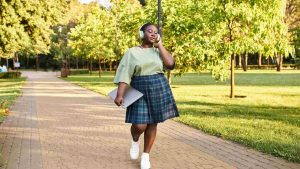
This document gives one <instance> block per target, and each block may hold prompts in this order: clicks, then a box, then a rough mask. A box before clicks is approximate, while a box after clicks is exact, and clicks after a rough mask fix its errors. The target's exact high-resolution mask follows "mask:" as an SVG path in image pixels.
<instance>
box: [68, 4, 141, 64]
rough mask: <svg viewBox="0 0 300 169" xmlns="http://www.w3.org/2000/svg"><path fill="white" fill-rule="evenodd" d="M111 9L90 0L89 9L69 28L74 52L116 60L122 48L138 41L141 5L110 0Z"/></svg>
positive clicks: (102, 59)
mask: <svg viewBox="0 0 300 169" xmlns="http://www.w3.org/2000/svg"><path fill="white" fill-rule="evenodd" d="M113 4H114V5H113V6H112V8H111V9H105V8H103V7H99V6H98V4H91V5H90V7H89V13H87V14H86V16H85V17H84V18H81V20H80V21H79V24H78V25H77V26H76V27H75V28H74V29H72V30H71V32H70V34H69V36H70V40H71V41H70V43H69V46H70V47H72V49H73V52H74V55H75V56H84V57H86V58H92V59H100V60H101V61H104V62H111V61H115V60H119V59H120V57H121V56H122V54H123V53H125V50H127V49H128V48H129V47H132V46H134V45H137V36H136V35H137V32H138V27H139V25H140V23H141V21H140V20H141V18H143V17H142V7H141V5H140V4H139V3H138V2H137V1H129V0H128V1H121V2H118V1H113Z"/></svg>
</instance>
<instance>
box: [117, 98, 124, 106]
mask: <svg viewBox="0 0 300 169" xmlns="http://www.w3.org/2000/svg"><path fill="white" fill-rule="evenodd" d="M123 101H124V97H121V96H117V97H116V98H115V104H116V105H117V106H121V105H122V104H123Z"/></svg>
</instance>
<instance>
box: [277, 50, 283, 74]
mask: <svg viewBox="0 0 300 169" xmlns="http://www.w3.org/2000/svg"><path fill="white" fill-rule="evenodd" d="M276 67H277V72H280V71H281V68H282V55H281V54H279V55H277V56H276Z"/></svg>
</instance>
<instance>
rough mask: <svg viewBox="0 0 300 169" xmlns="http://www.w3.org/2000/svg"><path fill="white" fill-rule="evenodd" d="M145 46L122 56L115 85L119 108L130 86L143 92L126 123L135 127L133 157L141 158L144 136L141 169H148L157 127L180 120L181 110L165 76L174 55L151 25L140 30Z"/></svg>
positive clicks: (172, 67)
mask: <svg viewBox="0 0 300 169" xmlns="http://www.w3.org/2000/svg"><path fill="white" fill-rule="evenodd" d="M140 36H141V39H142V44H141V45H140V46H137V47H132V48H130V49H129V50H128V51H127V52H126V53H125V55H124V56H123V58H122V60H121V62H120V64H119V67H118V69H117V73H116V76H115V79H114V83H116V84H118V92H117V97H116V98H115V100H114V101H115V103H116V105H118V106H120V105H122V103H123V99H124V98H123V96H124V93H125V91H126V88H127V87H128V85H130V86H131V87H133V88H135V89H137V90H138V91H140V92H142V93H143V94H144V95H143V97H142V98H140V99H139V100H137V101H136V102H134V103H133V104H132V105H130V106H129V107H128V108H127V110H126V120H125V122H126V123H132V125H131V135H132V144H131V148H130V157H131V159H133V160H135V159H138V156H139V142H138V141H139V137H140V135H141V134H142V133H144V152H143V154H142V156H141V168H142V169H149V168H150V167H151V165H150V159H149V152H150V150H151V147H152V145H153V143H154V140H155V137H156V131H157V123H160V122H163V121H165V120H167V119H169V118H173V117H178V116H179V114H178V110H177V106H176V103H175V101H174V98H173V94H172V92H171V89H170V86H169V84H168V82H167V79H166V78H165V76H164V74H163V66H165V68H167V69H174V66H175V62H174V59H173V57H172V55H171V54H170V53H169V52H168V51H167V50H166V49H165V47H164V46H163V44H162V42H161V40H160V36H159V34H158V33H157V27H156V26H155V25H153V24H151V23H147V24H144V25H143V26H142V27H141V29H140Z"/></svg>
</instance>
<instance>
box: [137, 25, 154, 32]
mask: <svg viewBox="0 0 300 169" xmlns="http://www.w3.org/2000/svg"><path fill="white" fill-rule="evenodd" d="M151 25H153V26H155V27H156V25H155V24H153V23H145V24H144V25H143V26H142V27H141V29H140V31H143V32H145V30H146V29H147V27H148V26H151Z"/></svg>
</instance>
